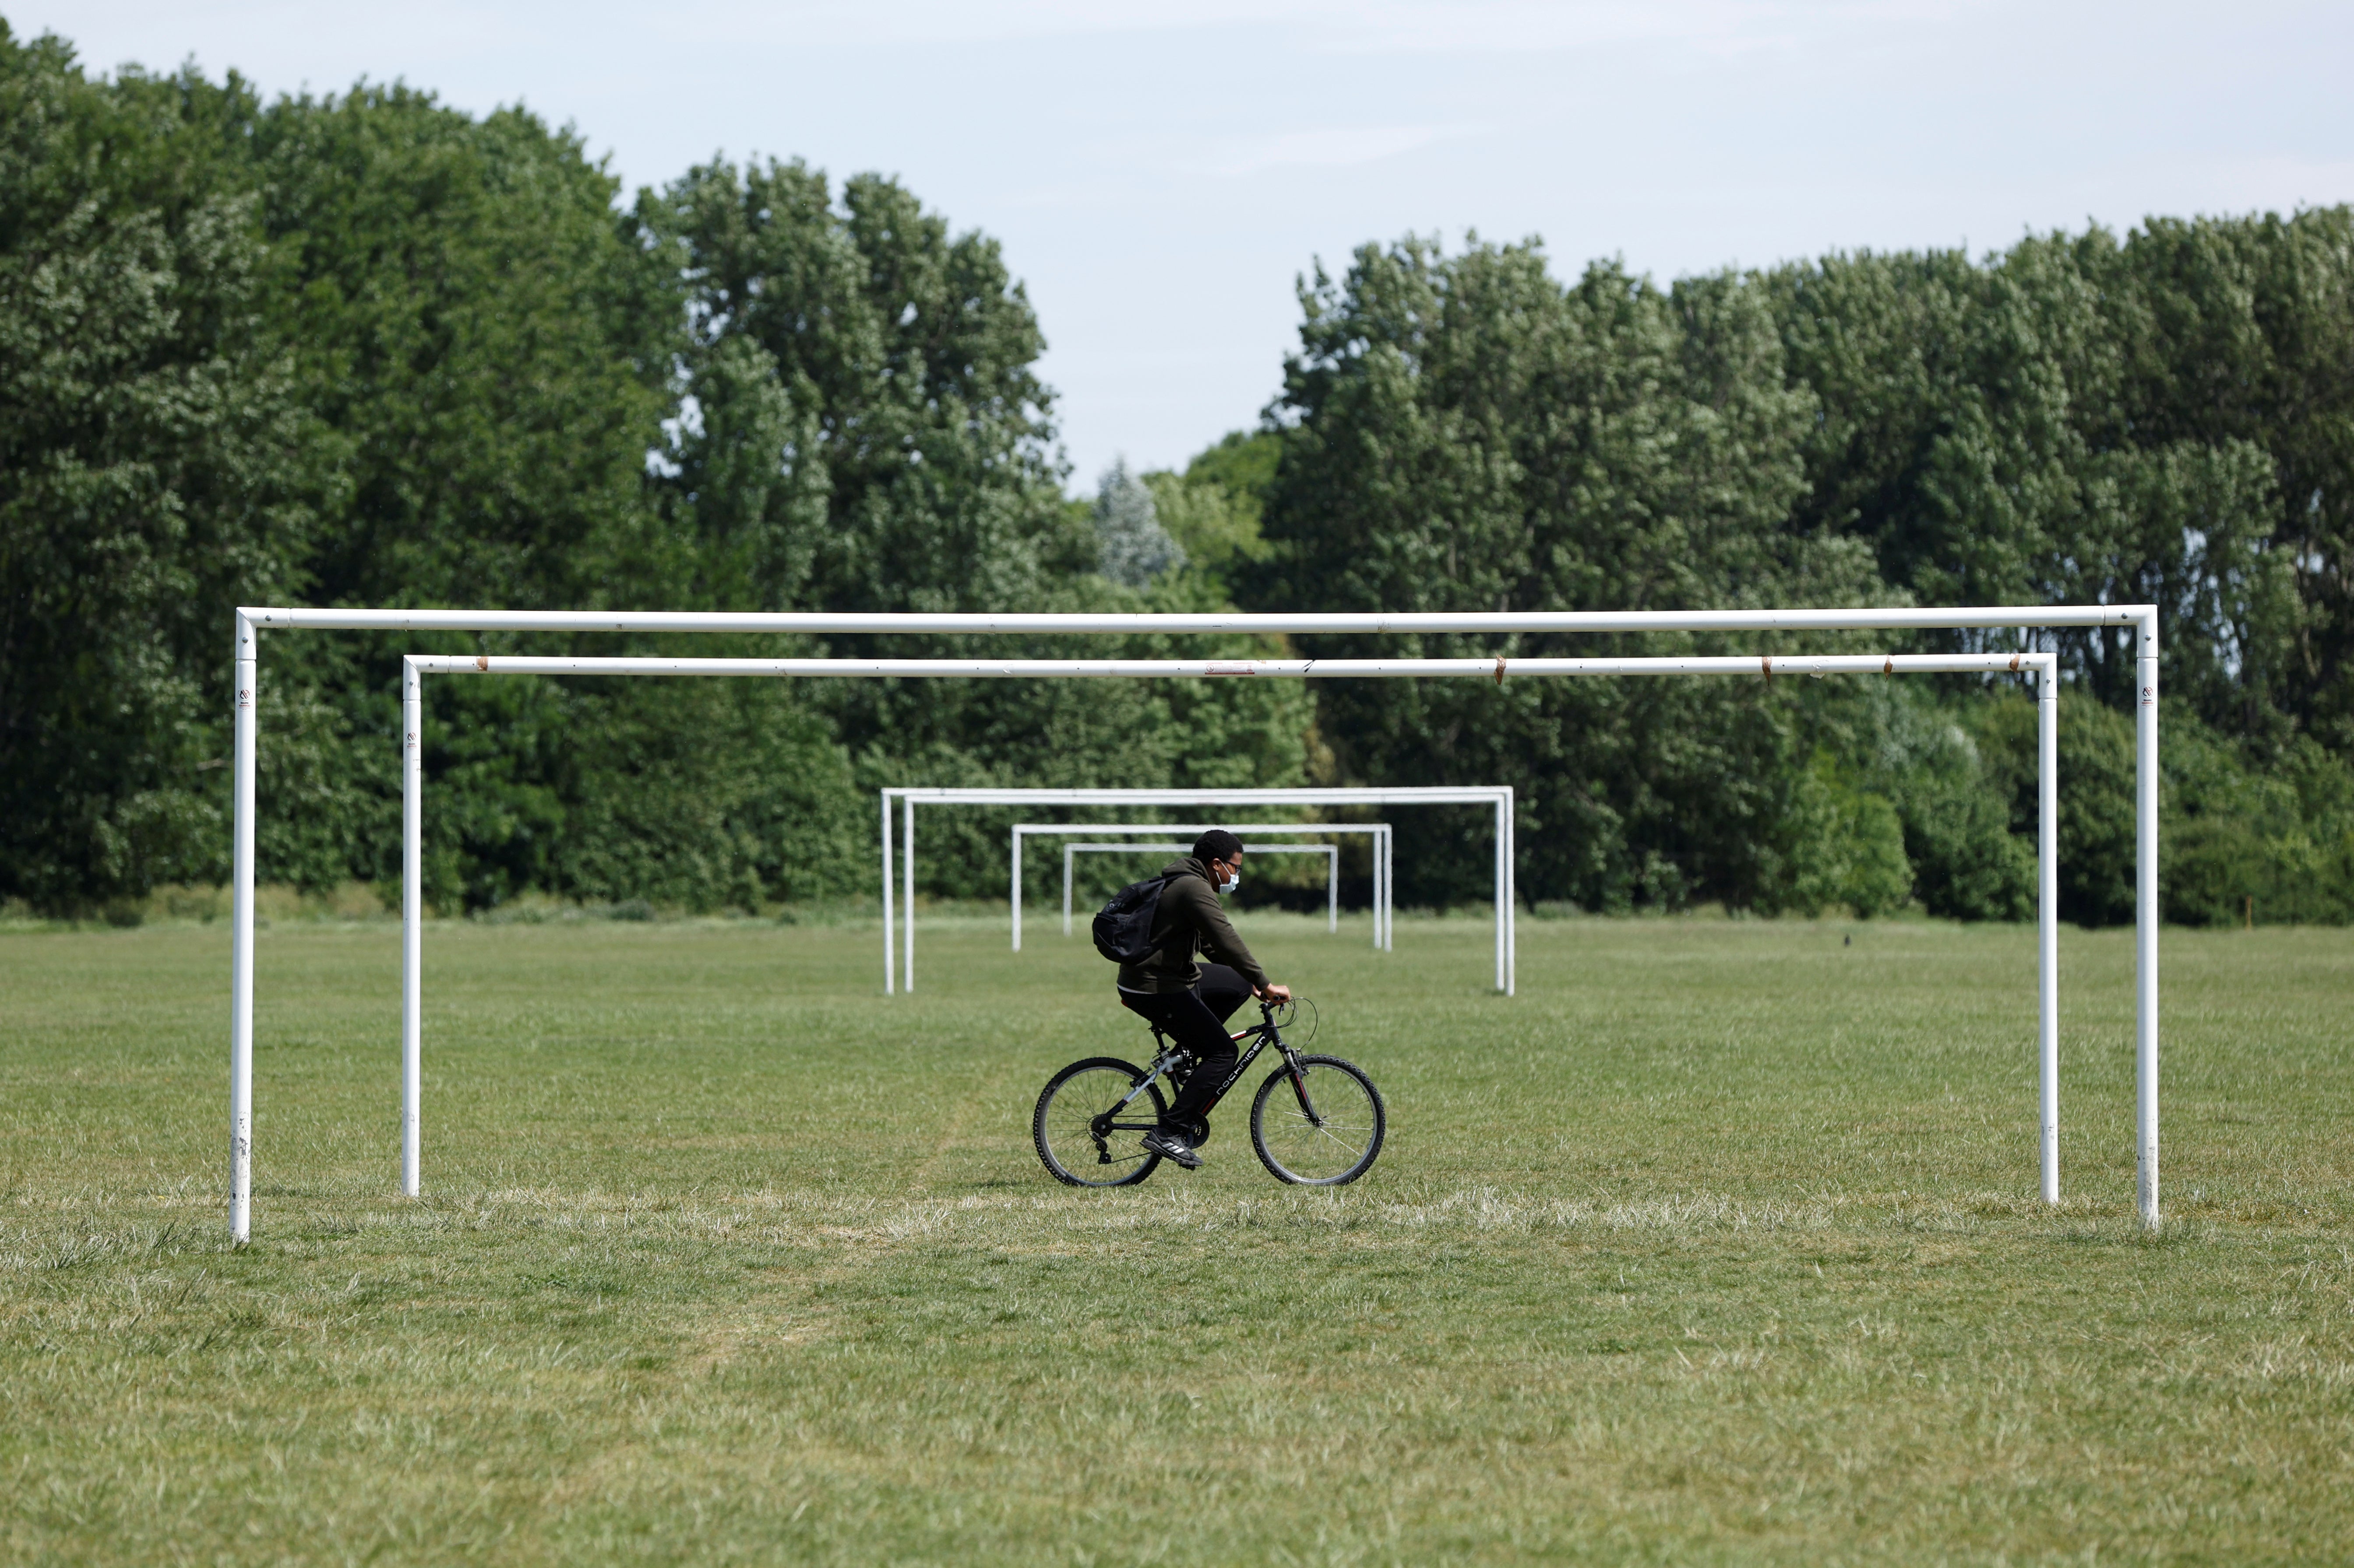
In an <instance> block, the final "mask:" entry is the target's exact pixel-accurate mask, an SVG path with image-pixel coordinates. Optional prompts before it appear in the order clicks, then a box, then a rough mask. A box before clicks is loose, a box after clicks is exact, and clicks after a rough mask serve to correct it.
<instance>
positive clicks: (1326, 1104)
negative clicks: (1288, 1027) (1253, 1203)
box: [1251, 1056, 1389, 1187]
mask: <svg viewBox="0 0 2354 1568" xmlns="http://www.w3.org/2000/svg"><path fill="white" fill-rule="evenodd" d="M1299 1073H1300V1077H1299V1081H1296V1082H1295V1081H1294V1079H1293V1078H1292V1075H1291V1069H1290V1068H1289V1067H1278V1068H1277V1069H1276V1070H1275V1071H1274V1072H1272V1073H1269V1074H1268V1075H1267V1082H1265V1083H1263V1084H1261V1085H1260V1086H1258V1097H1257V1099H1254V1100H1253V1101H1251V1147H1252V1148H1253V1149H1256V1150H1258V1160H1259V1163H1260V1164H1262V1165H1264V1166H1266V1167H1267V1171H1268V1172H1269V1173H1270V1174H1272V1175H1273V1176H1274V1177H1275V1179H1276V1180H1277V1181H1288V1182H1289V1183H1291V1184H1292V1185H1293V1186H1295V1187H1339V1186H1343V1185H1345V1184H1347V1183H1348V1182H1351V1181H1355V1180H1356V1179H1357V1178H1358V1177H1360V1176H1363V1174H1364V1173H1365V1172H1366V1171H1370V1170H1372V1169H1373V1161H1374V1160H1376V1159H1378V1158H1379V1157H1380V1155H1381V1152H1382V1139H1383V1137H1384V1135H1385V1134H1386V1133H1387V1131H1388V1129H1389V1113H1388V1111H1387V1110H1386V1109H1385V1108H1384V1107H1383V1105H1382V1092H1381V1091H1380V1090H1379V1089H1377V1088H1375V1087H1373V1079H1371V1078H1369V1077H1367V1076H1365V1075H1364V1072H1363V1069H1362V1068H1360V1067H1358V1066H1356V1065H1354V1064H1352V1063H1349V1062H1343V1061H1342V1060H1341V1058H1340V1057H1338V1056H1302V1057H1300V1058H1299Z"/></svg>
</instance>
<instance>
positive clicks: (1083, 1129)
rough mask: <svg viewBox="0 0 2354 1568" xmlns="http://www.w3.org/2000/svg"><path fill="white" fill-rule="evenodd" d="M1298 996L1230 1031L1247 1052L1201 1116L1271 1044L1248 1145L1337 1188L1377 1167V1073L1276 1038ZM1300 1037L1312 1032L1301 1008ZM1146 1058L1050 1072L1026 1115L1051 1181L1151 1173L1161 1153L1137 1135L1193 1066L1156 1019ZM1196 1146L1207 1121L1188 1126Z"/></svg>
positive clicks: (1085, 1181)
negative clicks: (1270, 1063) (1273, 1063)
mask: <svg viewBox="0 0 2354 1568" xmlns="http://www.w3.org/2000/svg"><path fill="white" fill-rule="evenodd" d="M1298 1007H1299V1004H1298V1003H1295V1002H1279V1003H1278V1002H1266V1001H1263V1002H1261V1003H1259V1009H1258V1011H1259V1022H1257V1023H1255V1024H1253V1025H1251V1026H1250V1027H1249V1028H1248V1029H1245V1030H1241V1031H1239V1032H1237V1033H1235V1035H1234V1040H1235V1044H1238V1045H1239V1044H1241V1043H1242V1042H1243V1041H1245V1040H1248V1041H1250V1043H1251V1044H1250V1048H1249V1049H1248V1050H1246V1051H1244V1052H1242V1053H1241V1054H1239V1055H1238V1056H1236V1058H1235V1065H1234V1067H1233V1069H1232V1070H1231V1071H1230V1072H1228V1073H1227V1075H1226V1077H1225V1082H1224V1083H1222V1084H1220V1085H1219V1086H1218V1092H1217V1093H1216V1094H1214V1095H1213V1096H1211V1097H1210V1103H1209V1106H1207V1107H1204V1111H1203V1114H1204V1117H1206V1116H1207V1115H1208V1112H1209V1110H1210V1108H1211V1107H1215V1106H1216V1105H1217V1103H1218V1102H1219V1101H1220V1100H1222V1099H1224V1098H1225V1097H1226V1093H1227V1091H1228V1090H1230V1089H1232V1088H1233V1087H1234V1086H1235V1085H1236V1084H1238V1083H1240V1082H1241V1081H1242V1076H1243V1075H1244V1074H1245V1073H1246V1072H1247V1071H1249V1070H1250V1065H1251V1064H1252V1063H1253V1062H1256V1061H1257V1060H1258V1057H1259V1054H1260V1053H1261V1052H1263V1051H1265V1050H1267V1048H1268V1047H1269V1046H1273V1047H1274V1048H1275V1050H1276V1052H1277V1054H1278V1055H1280V1056H1281V1057H1282V1058H1283V1065H1281V1066H1279V1067H1278V1068H1276V1070H1275V1071H1274V1072H1272V1073H1269V1074H1268V1075H1267V1081H1266V1082H1264V1083H1262V1084H1261V1085H1259V1086H1258V1095H1257V1098H1255V1099H1253V1100H1252V1101H1251V1115H1250V1130H1251V1147H1252V1149H1254V1150H1257V1153H1258V1160H1259V1163H1260V1164H1262V1165H1264V1166H1266V1167H1267V1171H1268V1173H1269V1174H1270V1175H1272V1176H1273V1177H1274V1178H1275V1179H1276V1180H1277V1181H1283V1182H1288V1183H1289V1184H1291V1185H1292V1186H1296V1187H1339V1186H1342V1185H1345V1184H1346V1183H1348V1182H1351V1181H1355V1180H1356V1179H1357V1178H1358V1177H1360V1176H1363V1174H1364V1173H1365V1172H1366V1171H1369V1170H1371V1169H1373V1160H1375V1159H1376V1158H1377V1157H1378V1156H1379V1155H1380V1154H1381V1151H1382V1139H1383V1137H1384V1133H1385V1132H1386V1131H1387V1129H1388V1124H1389V1114H1388V1112H1387V1110H1386V1109H1385V1108H1384V1107H1383V1105H1382V1094H1381V1091H1380V1090H1379V1089H1377V1088H1375V1087H1373V1079H1371V1078H1369V1077H1367V1076H1366V1075H1365V1073H1364V1070H1363V1068H1361V1067H1359V1066H1357V1065H1355V1064H1353V1063H1350V1062H1344V1061H1342V1060H1341V1058H1340V1057H1338V1056H1311V1055H1308V1054H1304V1053H1302V1052H1301V1051H1300V1050H1299V1047H1298V1046H1296V1045H1293V1044H1289V1043H1288V1042H1287V1041H1285V1039H1284V1038H1283V1029H1284V1026H1285V1025H1287V1024H1289V1023H1291V1022H1293V1020H1294V1019H1295V1018H1296V1017H1297V1010H1298ZM1308 1016H1309V1023H1308V1037H1309V1039H1310V1040H1312V1039H1314V1038H1315V1033H1316V1022H1315V1021H1316V1013H1315V1008H1314V1006H1313V1005H1312V1004H1310V1006H1309V1015H1308ZM1152 1042H1153V1053H1152V1065H1150V1066H1147V1067H1139V1066H1136V1065H1133V1064H1131V1063H1129V1062H1124V1061H1122V1060H1120V1059H1119V1057H1117V1056H1089V1057H1087V1058H1085V1059H1084V1060H1081V1061H1077V1062H1074V1063H1072V1064H1071V1065H1069V1066H1067V1067H1065V1068H1064V1069H1063V1070H1062V1071H1061V1072H1059V1073H1056V1074H1055V1075H1054V1076H1053V1077H1051V1078H1049V1079H1047V1080H1046V1087H1045V1088H1044V1090H1043V1091H1042V1092H1041V1093H1040V1094H1039V1096H1038V1107H1037V1109H1036V1110H1035V1111H1034V1112H1032V1113H1031V1118H1030V1137H1031V1141H1032V1142H1034V1144H1036V1145H1037V1148H1038V1159H1039V1161H1040V1163H1042V1164H1044V1166H1045V1167H1046V1170H1047V1172H1048V1174H1050V1175H1052V1176H1053V1177H1054V1178H1055V1180H1056V1181H1062V1182H1066V1183H1067V1184H1069V1185H1071V1186H1073V1187H1131V1186H1134V1185H1135V1184H1136V1183H1137V1182H1139V1181H1143V1180H1144V1179H1145V1178H1146V1177H1148V1176H1150V1175H1151V1174H1152V1172H1153V1171H1154V1169H1155V1168H1157V1167H1158V1166H1159V1165H1160V1163H1161V1156H1159V1155H1158V1154H1155V1153H1153V1152H1151V1151H1150V1150H1147V1149H1145V1148H1144V1147H1143V1145H1142V1143H1141V1141H1140V1140H1141V1139H1142V1138H1143V1136H1144V1135H1145V1134H1146V1133H1148V1132H1150V1131H1152V1130H1153V1129H1154V1128H1158V1127H1160V1126H1161V1116H1162V1113H1164V1112H1165V1111H1166V1110H1167V1109H1168V1108H1169V1104H1170V1101H1169V1099H1168V1098H1167V1097H1164V1096H1163V1095H1162V1094H1161V1080H1162V1079H1164V1078H1165V1079H1166V1080H1167V1081H1168V1083H1169V1086H1170V1091H1171V1093H1172V1094H1174V1092H1175V1091H1176V1090H1177V1089H1178V1087H1179V1086H1182V1084H1183V1083H1184V1081H1185V1079H1186V1077H1187V1076H1188V1075H1190V1074H1191V1073H1192V1072H1193V1067H1194V1057H1193V1053H1192V1052H1190V1051H1187V1050H1185V1049H1183V1048H1182V1047H1181V1046H1179V1045H1176V1044H1172V1042H1171V1040H1170V1038H1169V1036H1168V1034H1167V1033H1165V1032H1163V1031H1162V1030H1161V1028H1160V1027H1158V1026H1157V1025H1156V1026H1154V1028H1153V1031H1152ZM1184 1130H1185V1132H1186V1134H1187V1141H1189V1142H1190V1143H1192V1144H1193V1146H1194V1147H1196V1148H1199V1147H1200V1146H1201V1144H1202V1143H1203V1141H1204V1139H1207V1138H1208V1137H1209V1136H1210V1128H1209V1123H1208V1122H1207V1121H1206V1120H1204V1121H1197V1122H1195V1123H1194V1124H1193V1126H1192V1127H1191V1128H1186V1129H1184Z"/></svg>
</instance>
